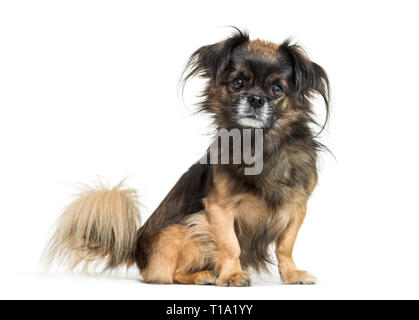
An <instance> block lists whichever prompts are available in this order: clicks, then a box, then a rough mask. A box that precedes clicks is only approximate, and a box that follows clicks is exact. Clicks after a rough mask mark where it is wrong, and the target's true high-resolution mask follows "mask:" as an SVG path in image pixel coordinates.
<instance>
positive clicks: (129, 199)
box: [46, 183, 141, 271]
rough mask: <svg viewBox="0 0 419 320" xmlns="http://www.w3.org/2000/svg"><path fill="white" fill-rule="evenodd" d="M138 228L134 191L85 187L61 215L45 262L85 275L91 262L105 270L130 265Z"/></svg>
mask: <svg viewBox="0 0 419 320" xmlns="http://www.w3.org/2000/svg"><path fill="white" fill-rule="evenodd" d="M140 224H141V220H140V214H139V210H138V200H137V194H136V191H135V190H133V189H127V188H124V186H123V184H122V183H120V184H118V185H117V186H115V187H113V188H107V187H106V186H105V185H104V184H98V185H97V186H96V187H93V188H91V187H87V188H86V190H84V191H83V192H81V193H80V194H79V195H78V196H77V199H76V200H75V201H74V202H72V203H71V204H70V205H69V206H68V207H67V208H66V209H65V210H64V212H63V213H62V215H61V217H60V218H59V220H58V222H57V226H58V227H57V229H56V231H55V233H54V235H53V236H52V238H51V240H50V242H49V244H48V247H47V251H46V252H47V262H48V263H49V264H50V263H52V262H53V261H54V260H58V262H59V263H61V264H63V265H67V266H68V267H69V268H70V269H77V268H80V269H81V270H84V271H86V270H87V269H88V267H89V264H91V263H92V262H99V263H101V264H103V263H104V270H109V269H114V268H117V267H119V266H121V265H129V264H132V263H133V251H132V249H133V247H134V240H135V234H136V232H137V228H138V226H139V225H140Z"/></svg>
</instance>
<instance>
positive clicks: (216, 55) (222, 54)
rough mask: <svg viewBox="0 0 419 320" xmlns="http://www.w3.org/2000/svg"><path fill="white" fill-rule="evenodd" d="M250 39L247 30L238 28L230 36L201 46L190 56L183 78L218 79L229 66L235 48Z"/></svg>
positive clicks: (185, 79)
mask: <svg viewBox="0 0 419 320" xmlns="http://www.w3.org/2000/svg"><path fill="white" fill-rule="evenodd" d="M248 40H249V35H248V34H247V33H246V32H243V31H240V30H239V29H236V32H235V33H234V34H233V35H232V36H231V37H230V38H227V39H226V40H224V41H221V42H218V43H215V44H212V45H208V46H204V47H201V48H199V49H198V50H196V51H195V52H194V53H193V54H192V55H191V57H190V58H189V60H188V62H187V64H186V67H185V72H184V76H183V80H184V81H185V82H186V81H187V80H188V79H189V78H191V77H193V76H200V77H203V78H207V79H211V80H214V81H217V80H218V79H219V77H220V75H221V74H222V73H223V72H224V71H225V69H226V67H227V66H228V63H229V62H230V58H231V53H232V51H233V49H234V48H236V47H237V46H239V45H241V44H243V43H244V42H246V41H248Z"/></svg>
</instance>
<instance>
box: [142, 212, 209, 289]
mask: <svg viewBox="0 0 419 320" xmlns="http://www.w3.org/2000/svg"><path fill="white" fill-rule="evenodd" d="M205 226H206V225H205V220H204V217H203V216H202V215H197V214H195V215H193V217H191V219H189V220H188V221H187V223H186V225H181V224H175V225H171V226H168V227H166V228H165V229H163V230H162V231H161V232H160V234H159V236H158V238H157V240H156V242H155V243H154V244H153V248H152V251H151V254H150V256H149V259H148V264H147V266H146V268H145V269H144V270H142V272H141V273H142V276H143V279H144V281H145V282H148V283H161V284H170V283H182V284H213V283H214V282H215V278H216V276H215V275H214V273H213V272H212V271H211V266H212V265H213V263H212V262H213V261H214V256H215V254H216V253H215V251H216V249H215V248H214V245H213V243H212V241H211V239H210V235H209V234H208V232H207V231H206V230H205Z"/></svg>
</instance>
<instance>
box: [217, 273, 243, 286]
mask: <svg viewBox="0 0 419 320" xmlns="http://www.w3.org/2000/svg"><path fill="white" fill-rule="evenodd" d="M216 285H217V286H222V287H249V286H250V277H249V275H248V274H247V273H245V272H238V273H234V274H232V275H230V276H228V277H224V278H218V279H217V282H216Z"/></svg>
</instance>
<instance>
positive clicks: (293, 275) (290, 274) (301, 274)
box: [281, 270, 316, 284]
mask: <svg viewBox="0 0 419 320" xmlns="http://www.w3.org/2000/svg"><path fill="white" fill-rule="evenodd" d="M281 279H282V281H283V282H284V283H285V284H315V283H316V277H315V276H313V275H312V274H310V273H309V272H307V271H304V270H287V271H282V272H281Z"/></svg>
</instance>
